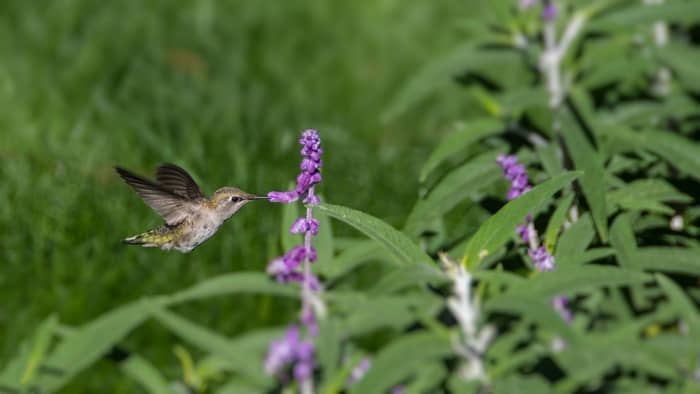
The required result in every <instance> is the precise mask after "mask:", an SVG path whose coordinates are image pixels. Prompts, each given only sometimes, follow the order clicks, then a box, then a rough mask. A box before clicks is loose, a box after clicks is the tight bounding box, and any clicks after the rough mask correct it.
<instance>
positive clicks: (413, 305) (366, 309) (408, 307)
mask: <svg viewBox="0 0 700 394" xmlns="http://www.w3.org/2000/svg"><path fill="white" fill-rule="evenodd" d="M329 297H330V300H331V301H332V305H333V306H334V308H335V309H337V310H339V311H342V312H343V314H344V315H346V316H347V318H346V319H345V320H344V322H343V324H342V326H341V328H342V331H343V333H344V335H348V334H349V335H352V336H358V335H364V334H366V333H369V332H372V331H374V330H377V329H379V328H385V327H393V328H396V329H401V328H404V327H405V326H406V325H408V324H410V323H412V322H414V321H415V320H416V319H417V313H416V312H417V311H422V312H423V313H430V312H427V311H433V310H435V309H437V308H439V307H440V306H441V305H442V301H441V300H440V299H439V298H437V297H432V296H425V295H421V296H418V295H368V294H364V293H355V292H345V293H338V292H336V293H334V294H333V295H332V296H329Z"/></svg>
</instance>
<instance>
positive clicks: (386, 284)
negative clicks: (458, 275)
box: [370, 264, 450, 294]
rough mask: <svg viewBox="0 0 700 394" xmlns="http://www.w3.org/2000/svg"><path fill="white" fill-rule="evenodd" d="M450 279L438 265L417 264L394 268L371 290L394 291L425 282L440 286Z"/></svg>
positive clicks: (375, 292)
mask: <svg viewBox="0 0 700 394" xmlns="http://www.w3.org/2000/svg"><path fill="white" fill-rule="evenodd" d="M449 281H450V279H449V278H448V277H447V275H445V274H444V273H443V272H442V271H440V270H439V269H438V268H437V267H435V266H433V265H427V264H415V265H412V266H408V267H400V268H397V269H394V270H393V271H392V272H390V273H387V274H385V275H383V276H382V277H381V279H379V281H377V283H376V284H375V285H374V286H373V287H372V290H371V291H370V292H371V293H372V294H382V293H384V294H386V293H394V292H398V291H401V290H404V289H405V288H407V287H410V286H415V285H421V284H423V283H430V284H431V285H433V286H438V285H440V284H444V283H446V282H449Z"/></svg>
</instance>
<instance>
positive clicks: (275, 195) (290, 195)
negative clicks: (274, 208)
mask: <svg viewBox="0 0 700 394" xmlns="http://www.w3.org/2000/svg"><path fill="white" fill-rule="evenodd" d="M267 197H268V198H269V199H270V202H281V203H284V204H288V203H290V202H294V201H296V200H298V199H299V194H297V192H296V191H294V190H292V191H288V192H269V193H267Z"/></svg>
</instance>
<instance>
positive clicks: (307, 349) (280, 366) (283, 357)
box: [265, 325, 315, 381]
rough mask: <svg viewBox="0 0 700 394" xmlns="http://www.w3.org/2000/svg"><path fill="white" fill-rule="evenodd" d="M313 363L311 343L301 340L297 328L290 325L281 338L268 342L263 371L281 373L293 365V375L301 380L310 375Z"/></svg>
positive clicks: (274, 373)
mask: <svg viewBox="0 0 700 394" xmlns="http://www.w3.org/2000/svg"><path fill="white" fill-rule="evenodd" d="M314 364H315V361H314V345H313V343H311V342H309V341H301V340H300V336H299V328H298V327H297V326H294V325H292V326H290V327H289V328H288V329H287V332H286V333H285V335H284V337H283V338H281V339H279V340H275V341H272V342H270V347H269V348H268V351H267V356H266V357H265V372H266V373H267V374H268V375H283V374H284V371H285V369H286V368H287V367H288V366H290V365H294V367H293V371H294V377H295V378H296V379H297V380H299V381H301V380H305V379H307V378H309V377H310V376H311V374H312V373H313V369H314Z"/></svg>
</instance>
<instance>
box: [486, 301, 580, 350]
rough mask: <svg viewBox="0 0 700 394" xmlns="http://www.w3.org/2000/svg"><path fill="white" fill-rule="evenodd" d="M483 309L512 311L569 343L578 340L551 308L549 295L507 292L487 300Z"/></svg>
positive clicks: (502, 311)
mask: <svg viewBox="0 0 700 394" xmlns="http://www.w3.org/2000/svg"><path fill="white" fill-rule="evenodd" d="M484 309H485V310H486V311H488V312H501V313H512V314H515V315H517V316H520V317H521V318H522V319H525V320H528V321H534V322H536V323H537V324H539V325H540V326H541V327H542V329H546V330H551V331H553V332H555V333H556V334H557V335H560V336H561V337H562V338H564V339H565V340H566V341H567V342H569V343H575V342H576V341H578V338H577V335H576V333H575V332H574V331H573V330H572V329H571V326H569V325H568V324H567V323H566V322H565V321H564V319H562V318H561V316H559V315H558V314H557V312H556V311H555V310H554V308H552V304H551V302H550V297H535V296H533V295H523V294H514V295H511V292H507V293H506V294H504V295H500V296H497V297H494V298H492V299H491V300H489V301H487V302H486V304H485V305H484Z"/></svg>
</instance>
